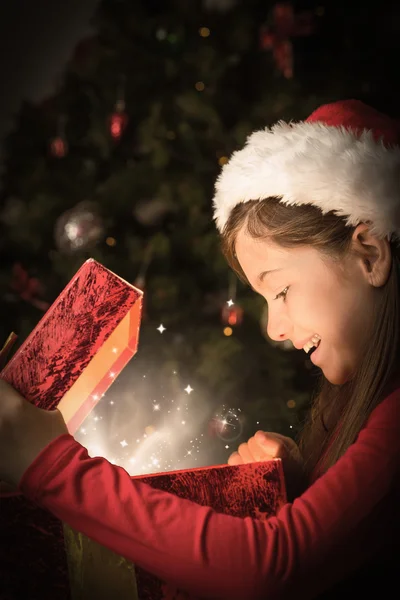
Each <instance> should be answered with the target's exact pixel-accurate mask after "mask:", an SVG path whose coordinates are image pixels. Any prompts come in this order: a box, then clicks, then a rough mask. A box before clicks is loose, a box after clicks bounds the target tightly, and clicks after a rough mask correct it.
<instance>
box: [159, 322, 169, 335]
mask: <svg viewBox="0 0 400 600" xmlns="http://www.w3.org/2000/svg"><path fill="white" fill-rule="evenodd" d="M166 329H167V328H166V327H164V325H163V324H162V323H161V325H160V327H157V331H159V332H160V333H164V331H165V330H166Z"/></svg>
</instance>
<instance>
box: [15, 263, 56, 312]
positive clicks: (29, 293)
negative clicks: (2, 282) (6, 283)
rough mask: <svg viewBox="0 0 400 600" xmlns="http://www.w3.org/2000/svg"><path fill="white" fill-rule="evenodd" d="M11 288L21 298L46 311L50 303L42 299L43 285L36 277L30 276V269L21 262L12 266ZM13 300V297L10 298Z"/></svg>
mask: <svg viewBox="0 0 400 600" xmlns="http://www.w3.org/2000/svg"><path fill="white" fill-rule="evenodd" d="M10 288H11V289H12V291H13V293H14V294H15V295H16V296H18V297H19V298H20V299H21V300H24V301H25V302H29V304H32V306H34V307H35V308H38V309H39V310H41V311H43V312H46V310H47V309H48V308H49V306H50V304H49V303H48V302H45V301H44V300H41V299H40V297H39V296H41V295H42V294H43V288H42V285H41V283H40V281H39V279H37V278H36V277H30V275H29V274H28V271H27V270H26V269H24V267H23V266H22V265H21V264H20V263H15V264H14V266H13V268H12V278H11V283H10ZM9 299H10V300H13V299H14V298H13V297H10V298H9Z"/></svg>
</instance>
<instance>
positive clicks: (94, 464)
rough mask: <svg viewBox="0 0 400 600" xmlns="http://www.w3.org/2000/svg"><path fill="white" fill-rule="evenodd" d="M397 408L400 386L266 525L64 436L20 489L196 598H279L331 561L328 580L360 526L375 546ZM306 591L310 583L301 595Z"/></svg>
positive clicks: (389, 479)
mask: <svg viewBox="0 0 400 600" xmlns="http://www.w3.org/2000/svg"><path fill="white" fill-rule="evenodd" d="M399 406H400V390H398V391H397V392H395V393H394V394H392V395H391V396H389V397H388V398H387V399H386V400H385V401H384V402H382V403H381V404H380V405H379V406H378V407H377V408H376V409H375V410H374V412H373V413H372V414H371V416H370V418H369V420H368V423H367V425H366V427H365V428H364V429H363V430H362V431H361V432H360V434H359V436H358V438H357V441H356V442H355V443H354V444H353V445H352V446H351V447H350V448H349V449H348V450H347V452H346V453H345V455H344V456H343V457H342V458H341V459H340V460H339V461H338V462H337V463H336V464H335V465H334V466H333V467H331V468H330V469H329V470H328V471H327V473H326V474H324V475H323V476H322V477H320V478H319V479H318V480H317V481H316V482H315V483H314V484H313V485H312V486H311V487H310V488H309V489H308V490H307V491H306V492H305V493H304V494H303V495H302V496H301V497H300V498H298V499H296V500H295V501H294V503H293V504H289V503H288V504H286V505H284V507H283V508H282V509H281V510H280V512H279V513H278V515H276V516H274V517H271V518H269V519H268V520H267V521H264V522H262V521H258V520H253V519H251V518H244V519H241V518H237V517H231V516H228V515H223V514H219V513H216V512H215V511H213V510H212V509H210V508H208V507H202V506H200V505H197V504H195V503H192V502H190V501H188V500H184V499H181V498H178V497H176V496H174V495H172V494H169V493H167V492H162V491H159V490H156V489H154V488H152V487H151V486H148V485H146V484H144V483H141V482H138V481H135V480H133V479H131V477H130V475H129V474H128V473H127V472H126V471H125V470H124V469H123V468H121V467H118V466H115V465H113V464H111V463H110V462H108V461H107V460H106V459H104V458H90V457H89V456H88V453H87V450H86V449H85V448H84V447H83V446H82V445H81V444H79V443H78V442H77V441H75V440H74V438H73V437H72V436H70V435H68V434H65V435H62V436H60V437H58V438H57V439H55V440H53V441H52V442H51V443H50V444H49V445H48V446H47V447H46V448H45V449H44V450H42V452H41V453H40V455H39V456H38V457H37V458H36V459H35V461H34V462H33V463H32V464H31V465H30V466H29V468H28V469H27V471H26V472H25V473H24V475H23V477H22V479H21V481H20V485H19V487H20V490H21V491H22V492H23V493H24V494H25V496H27V497H28V498H30V499H31V500H33V501H34V502H35V503H36V504H38V505H39V506H41V507H43V508H46V509H48V510H49V511H50V512H52V513H53V514H54V515H55V516H56V517H58V518H59V519H61V520H62V521H64V522H66V523H68V524H69V525H70V526H71V527H73V528H75V529H77V530H79V531H81V532H82V533H84V534H85V535H87V536H88V537H90V538H92V539H94V540H95V541H97V542H99V543H100V544H102V545H104V546H106V547H108V548H110V549H111V550H113V551H115V552H116V553H118V554H120V555H122V556H124V557H125V558H127V559H128V560H130V561H132V562H133V563H135V564H137V565H138V566H140V567H142V568H144V569H146V570H147V571H149V572H151V573H153V574H154V575H156V576H158V577H160V578H161V579H164V580H166V581H168V582H170V583H172V584H175V585H176V586H177V587H179V588H181V589H184V590H186V591H188V592H189V593H191V594H193V595H195V596H197V597H199V596H200V597H202V598H216V597H217V598H220V599H223V598H229V599H230V600H239V599H240V600H242V599H243V598H246V599H248V600H251V599H258V598H263V599H266V598H278V597H279V598H281V597H282V595H286V593H287V592H288V591H289V589H290V588H292V586H293V585H294V584H295V582H296V581H297V582H300V581H301V582H302V587H303V586H304V585H305V584H304V581H308V575H307V574H308V573H310V574H312V573H315V571H316V569H318V568H319V567H318V566H319V565H326V564H328V565H330V566H329V569H330V570H331V571H333V573H332V572H331V573H329V577H327V581H328V580H329V581H330V584H332V582H334V581H335V579H336V578H337V576H336V574H335V569H336V567H335V564H336V563H335V561H334V560H332V555H335V549H337V548H338V547H343V548H345V547H346V546H347V547H350V548H351V544H352V542H351V540H353V537H354V532H355V531H357V528H358V527H359V526H360V525H362V524H364V526H365V524H366V532H365V535H366V539H369V541H370V542H371V544H372V545H373V544H374V543H375V542H374V539H371V536H373V535H375V533H374V532H375V530H379V531H380V532H381V531H382V527H381V526H380V527H375V528H374V527H373V526H372V524H371V529H369V525H368V523H369V521H368V519H369V518H370V516H371V515H372V514H373V512H374V510H375V508H376V507H377V506H378V505H379V504H380V503H381V502H382V501H383V500H384V499H385V497H387V496H388V495H389V494H390V493H391V490H392V489H393V487H394V485H395V479H396V478H397V477H398V473H399V456H400V449H399V440H400V435H399V433H400V425H399V422H400V419H399ZM375 541H376V540H375ZM351 554H352V553H349V552H348V553H347V558H346V562H349V563H350V564H347V567H349V568H351V562H352V556H351ZM337 571H338V572H339V571H340V569H337ZM311 579H312V577H311V575H310V581H311ZM306 585H307V584H306ZM312 591H313V590H312V584H311V582H310V589H309V590H308V592H309V594H305V595H306V596H307V595H308V597H311V596H312V595H314V593H312V594H311V592H312ZM319 591H322V590H318V592H319ZM303 592H304V590H303ZM300 596H302V594H300Z"/></svg>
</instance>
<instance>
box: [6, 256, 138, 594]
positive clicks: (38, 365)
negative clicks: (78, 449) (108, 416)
mask: <svg viewBox="0 0 400 600" xmlns="http://www.w3.org/2000/svg"><path fill="white" fill-rule="evenodd" d="M142 297H143V293H142V292H141V291H140V290H138V289H136V288H135V287H134V286H132V285H131V284H129V283H127V282H126V281H124V280H123V279H121V278H120V277H118V276H117V275H116V274H115V273H112V272H111V271H109V270H108V269H106V268H105V267H104V266H103V265H101V264H99V263H98V262H96V261H95V260H92V259H90V260H88V261H86V262H85V263H84V264H83V265H82V267H81V268H80V269H79V270H78V272H77V273H76V275H75V276H74V277H73V278H72V279H71V281H70V282H69V283H68V285H67V286H66V287H65V289H64V290H63V291H62V292H61V294H60V295H59V297H58V298H57V299H56V300H55V302H54V303H53V304H52V306H51V307H50V308H49V309H48V311H47V312H46V313H45V315H44V316H43V318H42V319H41V321H40V322H39V323H38V325H37V326H36V328H35V329H34V330H33V332H32V333H31V334H30V335H29V336H28V338H27V339H26V340H25V342H24V343H23V344H22V345H21V347H20V348H19V349H18V350H17V352H16V353H15V354H14V356H13V357H12V358H11V360H10V361H9V362H8V364H7V365H6V366H5V367H4V369H3V370H2V372H1V373H0V377H1V378H2V379H4V380H6V381H8V382H9V383H10V384H11V385H12V386H13V387H14V388H16V389H17V390H18V391H19V392H20V393H21V394H22V395H23V396H24V397H25V398H26V399H27V400H29V401H31V402H33V403H34V404H35V405H36V406H38V407H40V408H44V409H48V410H52V409H55V408H58V409H59V410H60V411H61V413H62V414H63V417H64V419H65V421H66V424H67V427H68V430H69V432H70V433H71V434H74V433H75V432H76V430H77V429H78V428H79V427H80V425H81V424H82V423H83V421H84V420H85V419H86V417H87V416H88V415H89V413H90V412H91V411H92V410H93V408H94V407H95V406H96V404H97V403H98V402H99V400H100V398H101V396H102V395H103V394H104V393H105V392H106V391H107V389H108V388H109V387H110V385H111V384H112V383H113V381H114V380H115V378H116V377H117V376H118V374H119V373H120V372H121V370H122V369H123V368H124V366H125V365H126V364H127V363H128V361H129V360H130V359H131V358H132V357H133V356H134V354H135V353H136V351H137V347H138V341H139V328H140V320H141V309H142ZM0 503H1V504H0V539H1V542H2V543H1V555H0V564H1V567H0V568H1V577H0V581H1V586H0V598H1V600H14V599H15V598H29V599H30V600H36V598H37V599H38V600H39V598H40V599H41V600H45V599H47V598H49V599H50V598H57V599H58V600H61V599H63V598H64V597H65V598H69V597H70V590H69V578H68V573H67V568H68V565H67V560H66V554H65V547H64V534H63V524H62V523H61V522H60V521H59V520H57V519H56V518H55V517H53V516H52V515H50V514H49V513H47V512H46V511H43V510H42V509H39V508H38V507H37V506H35V505H34V504H33V503H31V502H29V501H27V500H26V499H24V498H22V497H21V496H16V495H15V494H12V493H9V494H6V493H4V487H3V493H2V496H1V498H0Z"/></svg>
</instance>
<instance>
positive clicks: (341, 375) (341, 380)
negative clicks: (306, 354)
mask: <svg viewBox="0 0 400 600" xmlns="http://www.w3.org/2000/svg"><path fill="white" fill-rule="evenodd" d="M323 374H324V375H325V378H326V379H327V380H328V381H329V383H331V384H332V385H344V384H345V383H347V382H348V381H350V379H351V373H349V372H348V371H345V370H344V369H343V370H342V371H340V370H336V371H334V370H333V369H332V370H331V371H330V370H329V369H327V370H325V369H324V370H323Z"/></svg>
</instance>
